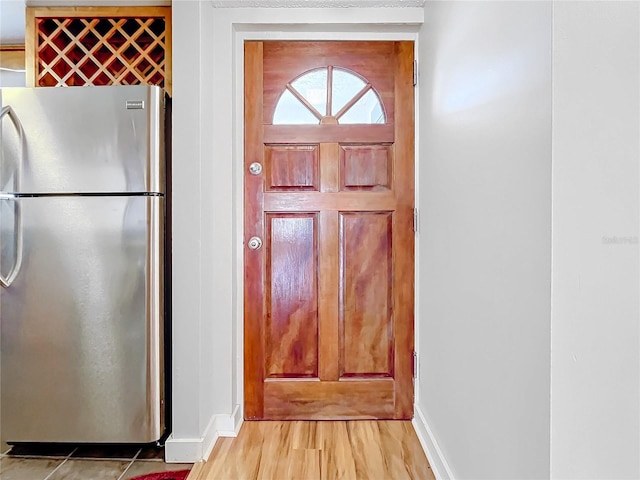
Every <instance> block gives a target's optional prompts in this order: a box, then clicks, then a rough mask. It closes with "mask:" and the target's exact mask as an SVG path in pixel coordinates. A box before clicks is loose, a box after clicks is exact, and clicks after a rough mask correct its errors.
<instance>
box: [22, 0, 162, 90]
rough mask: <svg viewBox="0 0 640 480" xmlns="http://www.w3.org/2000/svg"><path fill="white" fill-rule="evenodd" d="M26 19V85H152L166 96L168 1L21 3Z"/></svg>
mask: <svg viewBox="0 0 640 480" xmlns="http://www.w3.org/2000/svg"><path fill="white" fill-rule="evenodd" d="M26 22H27V23H26V36H25V47H26V61H27V68H26V70H27V85H28V86H61V85H120V84H124V85H131V84H136V85H137V84H153V85H161V86H162V87H163V88H164V89H165V90H166V91H167V92H168V93H169V95H171V91H172V80H171V69H172V60H171V51H172V47H171V32H172V29H171V7H170V6H166V7H161V6H149V7H147V6H128V7H125V6H122V7H116V6H105V7H47V6H43V7H27V9H26ZM101 22H102V24H101V26H98V24H99V23H101ZM132 22H133V23H135V24H137V25H136V27H135V31H134V28H133V27H132V26H131V25H133V23H132ZM107 24H108V25H109V27H107V29H106V30H105V25H107Z"/></svg>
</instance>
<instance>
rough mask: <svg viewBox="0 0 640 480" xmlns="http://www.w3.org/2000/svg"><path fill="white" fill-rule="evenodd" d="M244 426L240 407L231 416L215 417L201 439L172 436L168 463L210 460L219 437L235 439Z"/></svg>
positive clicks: (166, 452) (166, 454)
mask: <svg viewBox="0 0 640 480" xmlns="http://www.w3.org/2000/svg"><path fill="white" fill-rule="evenodd" d="M241 425H242V415H241V414H240V406H239V405H236V408H235V409H234V410H233V413H232V414H231V415H214V416H213V417H211V420H210V421H209V425H207V428H206V429H205V431H204V435H203V436H202V437H200V438H175V437H174V436H173V435H170V436H169V438H168V439H167V441H166V443H165V448H164V452H165V461H166V462H167V463H196V462H201V461H203V460H206V459H207V458H209V455H211V451H212V450H213V447H214V445H215V444H216V440H218V438H219V437H235V436H237V434H238V430H240V426H241Z"/></svg>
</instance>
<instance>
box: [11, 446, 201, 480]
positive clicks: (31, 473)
mask: <svg viewBox="0 0 640 480" xmlns="http://www.w3.org/2000/svg"><path fill="white" fill-rule="evenodd" d="M1 446H2V453H0V478H1V479H2V480H88V479H91V480H130V479H132V478H134V477H137V476H138V475H144V474H146V473H154V472H166V471H172V470H187V469H190V468H191V467H192V465H191V464H188V463H165V462H164V448H161V447H142V448H141V447H139V446H131V445H111V446H93V445H82V446H77V445H37V446H26V445H16V446H13V447H11V446H8V445H6V444H4V443H3V444H2V445H1Z"/></svg>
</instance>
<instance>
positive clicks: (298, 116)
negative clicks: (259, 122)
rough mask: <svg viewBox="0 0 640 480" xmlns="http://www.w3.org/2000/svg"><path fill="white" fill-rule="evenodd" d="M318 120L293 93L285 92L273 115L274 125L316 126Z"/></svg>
mask: <svg viewBox="0 0 640 480" xmlns="http://www.w3.org/2000/svg"><path fill="white" fill-rule="evenodd" d="M319 123H320V120H318V119H317V118H316V116H315V115H314V114H313V113H311V112H310V111H309V109H308V108H307V107H305V106H304V105H303V104H302V102H301V101H300V100H298V99H297V98H296V97H295V95H294V94H293V93H291V92H290V91H289V90H285V91H284V93H283V94H282V96H281V97H280V99H279V100H278V104H277V105H276V111H275V112H274V113H273V124H274V125H317V124H319Z"/></svg>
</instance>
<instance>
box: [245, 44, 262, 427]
mask: <svg viewBox="0 0 640 480" xmlns="http://www.w3.org/2000/svg"><path fill="white" fill-rule="evenodd" d="M244 72H245V90H244V92H245V101H244V118H245V132H244V142H245V143H244V152H245V158H244V160H245V164H244V171H245V177H244V246H245V248H244V298H245V303H244V331H245V335H244V411H245V416H246V418H262V416H263V412H264V407H263V405H264V389H263V386H262V383H263V381H264V370H265V367H264V352H263V346H262V338H263V318H264V311H263V300H262V299H263V294H264V288H263V277H262V272H263V266H264V259H263V255H262V252H261V251H260V250H249V249H248V248H246V244H247V242H248V241H249V238H251V237H253V236H254V235H257V236H262V235H263V233H264V225H263V216H264V214H263V195H264V194H263V180H262V178H261V177H260V176H256V175H251V174H250V173H248V170H249V165H251V163H253V162H259V163H264V144H263V140H262V42H247V43H245V50H244ZM256 299H258V300H259V301H256Z"/></svg>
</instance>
